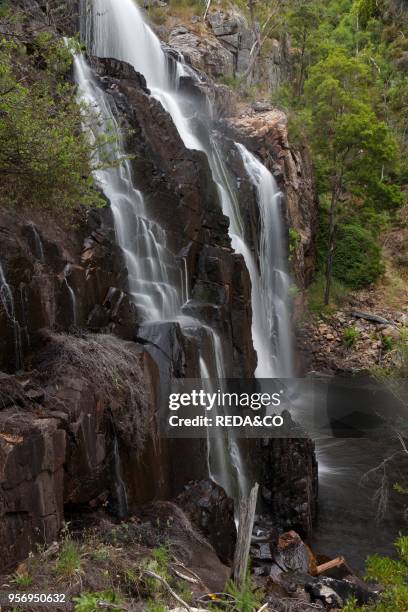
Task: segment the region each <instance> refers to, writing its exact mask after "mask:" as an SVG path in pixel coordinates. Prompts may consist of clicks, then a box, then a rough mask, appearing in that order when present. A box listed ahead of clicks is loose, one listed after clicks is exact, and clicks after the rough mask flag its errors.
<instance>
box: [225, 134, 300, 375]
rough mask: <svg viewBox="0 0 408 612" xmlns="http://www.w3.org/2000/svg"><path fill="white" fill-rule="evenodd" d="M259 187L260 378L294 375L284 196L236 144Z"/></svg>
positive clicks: (256, 294) (256, 296)
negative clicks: (282, 198)
mask: <svg viewBox="0 0 408 612" xmlns="http://www.w3.org/2000/svg"><path fill="white" fill-rule="evenodd" d="M236 147H237V148H238V150H239V152H240V154H241V156H242V159H243V162H244V165H245V169H246V171H247V173H248V176H249V177H250V179H251V181H252V183H253V185H254V186H255V188H256V193H257V200H258V207H259V228H258V233H259V267H260V272H259V273H258V270H256V266H255V265H253V267H254V268H255V271H252V273H251V281H252V309H253V313H254V321H253V338H254V344H255V348H256V351H257V353H258V369H257V371H256V374H257V376H258V378H275V377H276V378H279V377H280V378H289V377H291V376H293V356H292V338H291V332H290V327H291V326H290V319H289V309H288V302H289V288H290V278H289V275H288V273H287V269H286V261H285V257H284V252H285V251H284V248H283V229H282V218H281V211H280V198H281V193H280V191H279V189H278V186H277V184H276V181H275V179H274V177H273V176H272V174H271V173H270V172H269V170H268V169H267V168H265V166H264V165H263V164H261V162H260V161H259V160H258V159H257V158H256V157H255V156H254V155H253V154H252V153H250V152H249V151H248V150H247V149H246V148H245V147H244V146H243V145H242V144H239V143H236Z"/></svg>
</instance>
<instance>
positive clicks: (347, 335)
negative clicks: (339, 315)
mask: <svg viewBox="0 0 408 612" xmlns="http://www.w3.org/2000/svg"><path fill="white" fill-rule="evenodd" d="M359 335H360V332H359V331H358V329H357V328H356V327H346V328H345V329H344V330H343V337H342V341H343V344H344V345H345V346H347V348H351V347H352V346H353V345H354V344H355V343H356V341H357V339H358V337H359Z"/></svg>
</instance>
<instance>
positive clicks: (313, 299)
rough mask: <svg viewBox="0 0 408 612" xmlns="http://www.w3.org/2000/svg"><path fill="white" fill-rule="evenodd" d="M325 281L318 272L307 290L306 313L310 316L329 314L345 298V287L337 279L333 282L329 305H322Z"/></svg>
mask: <svg viewBox="0 0 408 612" xmlns="http://www.w3.org/2000/svg"><path fill="white" fill-rule="evenodd" d="M324 285H325V280H324V276H323V274H322V273H321V272H318V273H317V274H316V276H315V278H314V280H313V282H312V283H311V285H310V286H309V288H308V290H307V304H308V311H309V313H310V314H311V315H320V314H331V313H332V312H333V311H334V310H335V309H336V308H337V307H338V306H339V305H341V304H342V303H343V302H344V300H345V299H346V298H347V287H345V286H344V285H343V284H342V283H341V282H340V281H338V280H337V279H334V280H333V283H332V291H331V294H330V303H329V304H325V303H324Z"/></svg>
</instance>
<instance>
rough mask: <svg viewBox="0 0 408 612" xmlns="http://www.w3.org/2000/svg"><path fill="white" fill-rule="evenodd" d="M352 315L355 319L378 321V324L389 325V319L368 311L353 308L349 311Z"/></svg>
mask: <svg viewBox="0 0 408 612" xmlns="http://www.w3.org/2000/svg"><path fill="white" fill-rule="evenodd" d="M351 316H352V317H355V318H356V319H365V320H366V321H372V322H373V323H379V324H380V325H389V324H390V321H388V320H387V319H384V317H380V316H378V315H374V314H371V313H369V312H360V311H359V310H353V311H352V313H351Z"/></svg>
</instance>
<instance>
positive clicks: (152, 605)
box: [145, 599, 167, 612]
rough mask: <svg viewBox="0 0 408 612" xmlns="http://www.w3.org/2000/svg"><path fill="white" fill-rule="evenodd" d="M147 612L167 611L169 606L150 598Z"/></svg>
mask: <svg viewBox="0 0 408 612" xmlns="http://www.w3.org/2000/svg"><path fill="white" fill-rule="evenodd" d="M145 610H146V612H166V610H167V606H165V605H164V604H161V603H158V602H157V601H153V600H152V599H149V600H148V601H147V603H146V608H145Z"/></svg>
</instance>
